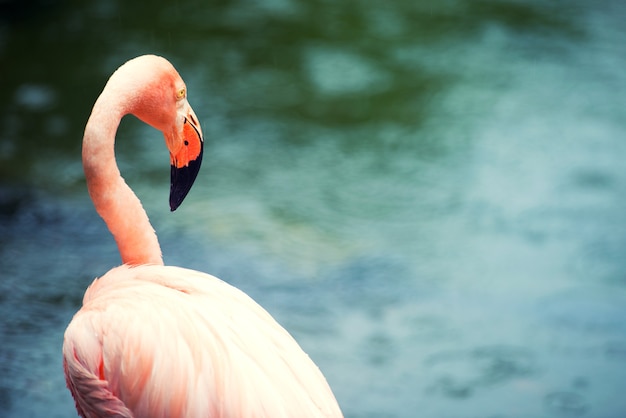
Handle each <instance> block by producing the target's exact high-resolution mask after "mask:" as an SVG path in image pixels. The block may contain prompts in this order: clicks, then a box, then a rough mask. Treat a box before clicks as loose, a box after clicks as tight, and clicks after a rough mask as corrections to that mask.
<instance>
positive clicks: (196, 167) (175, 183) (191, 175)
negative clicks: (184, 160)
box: [170, 151, 202, 212]
mask: <svg viewBox="0 0 626 418" xmlns="http://www.w3.org/2000/svg"><path fill="white" fill-rule="evenodd" d="M201 164H202V151H200V155H199V156H198V158H196V159H195V160H193V161H190V162H189V165H187V166H185V167H181V168H178V167H175V166H173V165H172V166H171V170H172V171H171V172H172V175H171V183H170V210H171V211H172V212H174V211H175V210H176V209H178V207H179V206H180V205H181V203H183V200H185V197H186V196H187V193H189V190H191V186H193V182H194V181H195V180H196V177H197V176H198V172H199V171H200V165H201Z"/></svg>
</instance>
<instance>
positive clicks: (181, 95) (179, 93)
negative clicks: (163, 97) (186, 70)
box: [176, 87, 187, 100]
mask: <svg viewBox="0 0 626 418" xmlns="http://www.w3.org/2000/svg"><path fill="white" fill-rule="evenodd" d="M185 93H187V90H185V88H184V87H183V88H182V89H179V90H178V91H177V92H176V100H180V99H182V98H184V97H185Z"/></svg>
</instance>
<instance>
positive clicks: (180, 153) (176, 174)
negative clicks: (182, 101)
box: [170, 106, 204, 212]
mask: <svg viewBox="0 0 626 418" xmlns="http://www.w3.org/2000/svg"><path fill="white" fill-rule="evenodd" d="M181 116H182V117H183V125H182V132H181V133H180V134H179V135H178V136H179V137H180V138H181V139H180V141H177V142H179V144H180V146H179V147H178V149H177V150H176V151H173V152H172V151H170V162H171V168H172V175H171V183H170V209H171V210H172V212H173V211H175V210H176V209H177V208H178V207H179V206H180V204H181V203H183V200H184V199H185V196H187V193H189V190H191V186H192V185H193V182H194V181H195V180H196V177H197V176H198V172H199V171H200V165H201V164H202V152H203V148H204V141H203V139H202V130H201V128H200V124H199V123H198V121H197V119H196V115H195V114H194V113H193V110H192V109H191V107H190V106H188V107H187V109H186V111H185V112H183V113H182V115H181Z"/></svg>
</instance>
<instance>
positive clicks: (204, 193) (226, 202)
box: [0, 0, 626, 417]
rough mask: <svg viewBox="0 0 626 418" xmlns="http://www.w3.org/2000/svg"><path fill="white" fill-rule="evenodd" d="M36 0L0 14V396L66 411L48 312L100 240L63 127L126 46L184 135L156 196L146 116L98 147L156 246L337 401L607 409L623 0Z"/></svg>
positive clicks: (78, 125)
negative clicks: (214, 289)
mask: <svg viewBox="0 0 626 418" xmlns="http://www.w3.org/2000/svg"><path fill="white" fill-rule="evenodd" d="M43 3H45V7H43V8H41V9H37V11H33V12H31V13H25V12H24V9H22V8H20V7H19V5H18V3H17V2H15V3H13V2H5V3H4V4H2V5H0V7H2V9H1V11H2V13H0V14H1V18H0V75H1V77H0V86H2V89H3V91H4V95H3V97H4V100H2V101H0V162H1V163H2V164H0V266H1V269H0V271H1V273H0V278H1V279H0V317H1V318H2V320H1V321H0V340H1V341H2V343H1V344H0V408H2V410H3V411H7V412H6V413H7V414H8V416H11V417H28V416H72V415H73V414H74V412H73V411H74V409H73V402H72V400H71V397H70V395H69V392H68V391H67V390H66V389H65V387H64V380H63V375H62V369H61V354H60V348H61V343H62V335H63V330H64V328H65V326H66V324H67V323H68V322H69V320H70V318H71V316H72V314H73V313H74V312H75V311H76V310H77V309H78V306H79V305H80V300H81V298H82V294H83V292H84V289H85V288H86V286H87V285H88V284H89V282H90V281H91V280H92V278H93V277H94V276H96V275H101V274H103V273H104V272H106V271H107V270H108V269H109V268H110V267H112V266H113V265H115V264H116V263H118V262H119V258H118V256H117V254H116V249H115V247H114V246H113V240H112V239H111V238H110V237H109V235H108V233H107V231H106V229H105V228H104V226H103V224H102V223H101V221H100V220H99V219H98V218H97V215H96V214H95V212H94V211H93V209H92V207H91V204H90V203H89V201H88V198H87V194H86V191H85V188H84V183H83V177H82V169H81V167H80V138H81V135H82V129H83V127H84V124H85V121H86V119H87V117H88V114H89V110H90V108H91V106H92V104H93V101H94V100H95V98H96V96H97V94H98V92H99V91H100V90H101V88H102V86H103V84H104V82H105V81H106V78H107V77H108V75H109V74H110V73H111V72H112V71H113V70H114V69H115V68H116V67H117V66H118V65H120V64H121V63H122V62H123V61H124V60H126V59H128V58H130V57H132V56H136V55H139V54H142V53H147V52H156V53H160V54H163V55H165V56H167V57H168V58H170V59H171V60H172V61H173V62H174V64H175V65H176V66H177V67H178V69H179V71H180V72H181V74H182V76H183V77H184V78H185V80H186V81H187V84H188V87H189V93H190V102H191V103H192V105H193V106H194V108H195V110H196V113H197V114H198V116H199V117H200V119H201V122H202V125H203V129H204V131H205V134H206V137H207V153H206V157H205V162H204V164H203V171H202V172H201V173H200V176H199V178H198V181H197V183H196V185H195V186H194V190H193V191H192V192H191V194H190V195H189V197H188V200H187V201H186V202H185V203H184V205H183V206H182V208H181V209H180V210H179V212H176V213H175V214H170V213H169V210H168V207H167V193H168V186H167V181H168V176H169V169H168V168H167V157H166V154H165V147H164V146H163V145H162V142H161V141H162V140H161V135H160V134H159V133H158V132H155V131H154V130H153V129H150V128H147V127H143V126H142V125H141V124H140V123H138V122H137V121H136V120H133V119H128V120H124V121H123V122H122V125H121V127H120V134H119V136H120V138H123V139H124V140H120V141H119V142H118V144H117V150H118V159H119V163H120V166H121V169H122V172H123V173H124V175H125V177H126V178H127V180H128V182H129V183H130V184H131V185H132V186H133V188H135V189H136V191H137V193H138V195H139V196H140V198H141V199H142V201H143V202H144V203H145V206H146V208H147V209H148V212H149V214H150V216H151V219H152V220H153V223H154V225H155V227H156V229H157V231H158V234H159V237H160V240H161V243H162V246H163V251H164V254H165V259H166V262H167V263H169V264H175V265H182V266H187V267H191V268H196V269H199V270H203V271H207V272H210V273H213V274H216V275H218V276H220V277H222V278H223V279H225V280H227V281H229V282H231V283H233V284H235V285H236V286H238V287H240V288H242V289H243V290H245V291H246V292H248V293H249V294H250V295H252V296H253V297H254V298H255V299H257V300H258V301H259V302H260V303H261V304H262V305H263V306H265V307H266V308H267V309H268V310H269V311H270V312H271V313H272V314H273V315H275V316H276V318H277V319H278V320H279V321H280V322H281V323H282V324H284V325H285V327H286V328H287V329H288V330H290V331H291V332H292V333H293V334H294V336H295V337H296V338H297V339H298V341H300V343H301V344H302V346H303V347H304V348H305V349H306V351H307V352H309V354H310V355H311V357H312V358H313V359H314V360H315V361H316V362H317V363H318V364H319V365H320V367H321V368H322V370H323V371H324V373H325V375H326V376H327V378H328V380H329V382H330V384H331V386H332V387H333V390H334V391H335V394H336V396H337V398H338V400H339V402H340V404H341V406H342V408H343V410H344V412H345V415H346V417H368V416H377V417H414V416H427V417H450V416H454V417H488V416H499V417H553V416H567V417H574V416H586V417H618V416H622V415H623V412H624V411H626V401H625V400H624V397H623V396H622V395H621V388H622V387H624V385H625V384H626V361H625V360H626V325H624V324H626V322H625V321H624V319H626V289H625V287H624V285H625V283H626V281H625V276H624V271H626V261H625V260H626V258H624V257H623V249H624V248H626V216H625V215H624V213H626V211H625V209H626V199H625V198H624V196H626V193H625V192H626V174H625V173H626V172H625V171H624V170H623V160H624V156H625V155H626V143H624V141H623V140H622V139H623V137H624V132H625V131H626V125H625V124H626V122H624V121H626V115H625V114H624V112H625V109H626V106H625V104H626V103H624V97H626V89H625V87H626V75H625V73H624V71H623V68H626V53H625V52H626V51H625V49H626V30H625V29H624V25H623V23H622V22H623V19H624V17H625V16H626V7H625V6H624V3H623V2H620V1H611V0H603V1H600V2H595V3H594V4H593V5H588V4H586V3H585V2H562V1H557V2H547V1H540V0H535V1H532V2H517V1H507V0H500V1H495V0H493V1H490V0H481V1H461V0H459V1H450V2H444V3H438V4H437V5H434V4H430V3H424V2H413V1H408V0H407V1H396V2H388V3H381V4H380V5H373V4H371V2H366V1H359V0H357V1H350V2H327V1H322V0H308V1H296V0H272V1H266V2H249V1H237V2H234V1H225V2H218V3H217V4H213V5H207V4H204V3H199V2H198V3H196V2H187V3H181V2H173V3H172V2H162V4H159V3H154V4H153V5H152V6H151V7H145V5H141V4H135V3H130V2H116V1H111V2H104V1H101V2H94V3H92V4H91V5H89V6H85V5H78V4H72V3H73V2H66V3H64V4H62V5H58V4H55V3H49V4H48V3H47V2H43Z"/></svg>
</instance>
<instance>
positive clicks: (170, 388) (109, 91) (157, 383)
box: [63, 55, 342, 418]
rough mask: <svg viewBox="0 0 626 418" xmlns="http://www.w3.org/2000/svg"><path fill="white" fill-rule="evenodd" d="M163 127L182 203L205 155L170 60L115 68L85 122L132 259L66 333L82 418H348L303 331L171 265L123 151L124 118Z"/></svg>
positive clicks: (104, 197) (89, 148) (70, 382)
mask: <svg viewBox="0 0 626 418" xmlns="http://www.w3.org/2000/svg"><path fill="white" fill-rule="evenodd" d="M126 114H133V115H135V116H137V117H138V118H139V119H141V120H142V121H144V122H145V123H147V124H149V125H151V126H153V127H155V128H157V129H159V130H161V131H162V132H163V134H164V136H165V142H166V145H167V147H168V149H169V151H170V161H171V170H172V186H171V189H170V206H171V209H172V210H175V209H176V208H177V207H178V205H180V203H181V202H182V200H183V199H184V197H185V195H186V194H187V192H188V191H189V189H190V188H191V185H192V184H193V182H194V180H195V178H196V175H197V172H198V170H199V168H200V161H201V158H202V147H203V144H202V130H201V128H200V124H199V122H198V120H197V118H196V116H195V114H194V112H193V110H192V108H191V106H190V105H189V103H188V101H187V89H186V86H185V83H184V82H183V80H182V78H181V77H180V75H179V74H178V72H177V71H176V70H175V69H174V67H173V66H172V65H171V64H170V63H169V62H168V61H167V60H166V59H164V58H162V57H157V56H154V55H146V56H141V57H138V58H135V59H132V60H130V61H128V62H127V63H125V64H124V65H122V66H121V67H120V68H119V69H118V70H117V71H115V72H114V73H113V75H112V76H111V77H110V79H109V81H108V82H107V84H106V86H105V87H104V89H103V91H102V93H101V95H100V96H99V97H98V99H97V101H96V103H95V104H94V107H93V110H92V113H91V116H90V118H89V120H88V122H87V126H86V128H85V135H84V140H83V165H84V170H85V176H86V179H87V186H88V189H89V194H90V196H91V198H92V200H93V202H94V206H95V207H96V210H97V211H98V213H99V214H100V216H102V218H103V219H104V221H105V222H106V224H107V226H108V228H109V230H110V231H111V233H112V234H113V236H114V238H115V240H116V242H117V245H118V249H119V251H120V255H121V258H122V262H123V265H121V266H118V267H115V268H113V269H112V270H110V271H109V272H108V273H106V274H105V275H104V276H102V277H100V278H98V279H95V280H94V282H93V283H92V284H91V285H90V286H89V288H88V289H87V291H86V292H85V296H84V299H83V306H82V308H81V309H80V310H79V311H78V312H77V313H76V314H75V315H74V318H73V319H72V321H71V322H70V324H69V325H68V327H67V330H66V331H65V338H64V343H63V365H64V370H65V377H66V382H67V386H68V388H69V389H70V391H71V393H72V396H73V397H74V400H75V403H76V409H77V411H78V413H79V415H81V416H82V417H85V418H92V417H135V418H140V417H151V418H158V417H164V418H165V417H198V418H207V417H214V418H219V417H241V418H245V417H255V418H263V417H268V418H269V417H272V418H279V417H285V418H286V417H294V418H295V417H298V418H307V417H341V416H342V413H341V411H340V409H339V406H338V404H337V401H336V400H335V397H334V395H333V393H332V391H331V389H330V387H329V386H328V383H327V382H326V379H325V378H324V376H323V375H322V373H321V372H320V370H319V369H318V367H317V366H316V365H315V364H314V363H313V361H312V360H311V359H310V358H309V356H308V355H307V354H306V353H305V352H304V351H303V350H302V349H301V348H300V346H299V345H298V343H297V342H296V341H295V340H294V339H293V337H292V336H291V335H290V334H289V333H288V332H287V331H286V330H285V329H284V328H282V327H281V326H280V325H279V324H278V323H277V322H276V321H275V320H274V319H273V318H272V316H271V315H270V314H269V313H267V312H266V311H265V310H264V309H263V308H262V307H261V306H260V305H258V304H257V303H256V302H255V301H253V300H252V299H251V298H250V297H249V296H247V295H246V294H245V293H244V292H242V291H240V290H239V289H237V288H235V287H233V286H231V285H229V284H227V283H225V282H223V281H221V280H220V279H218V278H216V277H213V276H211V275H208V274H206V273H201V272H198V271H194V270H189V269H184V268H180V267H172V266H164V265H163V259H162V256H161V250H160V246H159V243H158V240H157V237H156V233H155V232H154V230H153V229H152V226H151V225H150V222H149V220H148V216H147V214H146V212H145V210H144V209H143V208H142V206H141V203H140V202H139V199H138V198H137V197H136V195H135V194H134V193H133V192H132V190H131V189H130V188H129V187H128V186H127V185H126V183H125V182H124V180H123V178H122V177H121V175H120V172H119V170H118V168H117V164H116V162H115V155H114V141H115V134H116V131H117V128H118V125H119V123H120V120H121V119H122V117H123V116H124V115H126Z"/></svg>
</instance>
